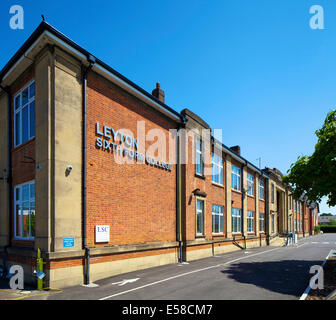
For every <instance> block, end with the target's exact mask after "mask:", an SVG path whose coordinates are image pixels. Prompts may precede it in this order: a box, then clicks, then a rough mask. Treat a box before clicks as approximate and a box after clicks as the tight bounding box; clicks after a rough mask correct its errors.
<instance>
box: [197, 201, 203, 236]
mask: <svg viewBox="0 0 336 320" xmlns="http://www.w3.org/2000/svg"><path fill="white" fill-rule="evenodd" d="M199 201H200V202H202V203H203V210H200V209H198V205H197V204H198V202H199ZM204 206H205V201H204V200H202V199H197V198H196V222H195V223H196V230H195V232H196V236H197V237H202V236H204V211H205V210H204ZM198 214H201V215H202V227H203V228H202V233H198V232H197V229H198V225H197V215H198Z"/></svg>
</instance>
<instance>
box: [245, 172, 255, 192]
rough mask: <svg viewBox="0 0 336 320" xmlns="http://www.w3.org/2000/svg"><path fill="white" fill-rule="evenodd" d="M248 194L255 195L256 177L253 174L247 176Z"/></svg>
mask: <svg viewBox="0 0 336 320" xmlns="http://www.w3.org/2000/svg"><path fill="white" fill-rule="evenodd" d="M247 194H248V195H249V196H253V195H254V176H253V175H252V174H249V173H248V174H247Z"/></svg>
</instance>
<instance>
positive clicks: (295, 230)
mask: <svg viewBox="0 0 336 320" xmlns="http://www.w3.org/2000/svg"><path fill="white" fill-rule="evenodd" d="M296 231H297V230H296V219H294V232H296Z"/></svg>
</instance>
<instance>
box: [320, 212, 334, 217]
mask: <svg viewBox="0 0 336 320" xmlns="http://www.w3.org/2000/svg"><path fill="white" fill-rule="evenodd" d="M331 216H332V214H331V213H322V214H320V217H331Z"/></svg>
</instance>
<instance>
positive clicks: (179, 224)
mask: <svg viewBox="0 0 336 320" xmlns="http://www.w3.org/2000/svg"><path fill="white" fill-rule="evenodd" d="M185 122H186V119H185V118H183V120H182V124H181V125H179V126H178V128H177V156H176V182H177V185H176V238H177V241H178V242H179V258H178V260H179V263H182V262H183V252H182V249H183V248H182V246H183V239H182V211H181V210H182V205H181V202H182V187H181V184H182V182H181V179H182V170H181V135H180V129H184V128H185Z"/></svg>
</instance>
